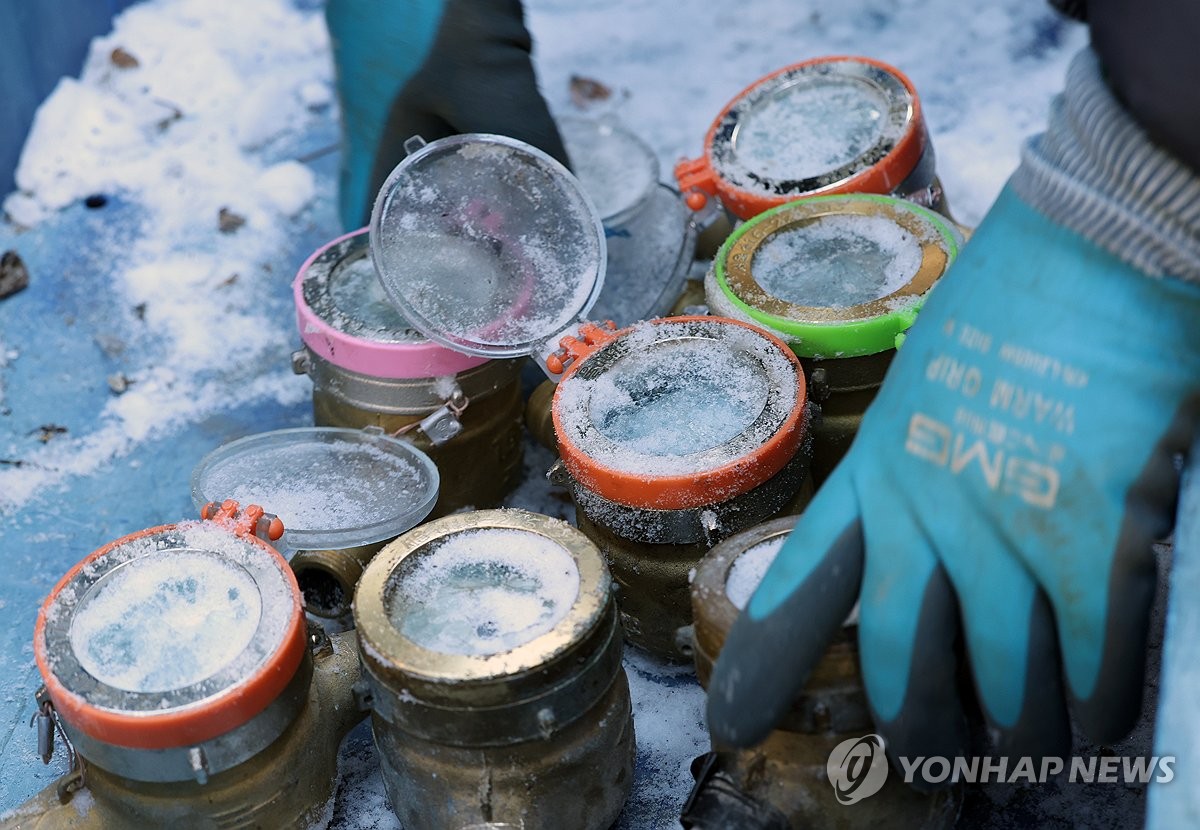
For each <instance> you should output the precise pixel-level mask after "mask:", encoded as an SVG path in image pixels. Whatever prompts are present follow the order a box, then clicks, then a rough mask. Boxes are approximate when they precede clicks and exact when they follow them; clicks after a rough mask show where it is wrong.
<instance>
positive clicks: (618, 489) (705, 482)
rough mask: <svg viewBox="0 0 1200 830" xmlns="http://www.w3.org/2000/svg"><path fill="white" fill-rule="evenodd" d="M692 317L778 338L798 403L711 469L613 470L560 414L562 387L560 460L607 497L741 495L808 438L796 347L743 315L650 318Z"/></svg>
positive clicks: (681, 503) (667, 501)
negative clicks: (765, 434)
mask: <svg viewBox="0 0 1200 830" xmlns="http://www.w3.org/2000/svg"><path fill="white" fill-rule="evenodd" d="M692 321H702V322H709V323H711V322H714V321H717V322H720V323H721V324H728V325H731V326H741V327H742V328H746V329H749V330H751V331H753V332H754V333H755V334H758V335H761V336H762V337H763V338H765V339H767V340H769V341H770V342H771V343H772V344H774V345H775V347H776V348H778V349H779V351H780V353H781V354H783V355H784V356H786V358H787V359H788V360H789V361H790V362H791V363H792V365H793V366H794V368H795V370H796V401H795V404H794V405H793V406H792V410H791V412H789V413H788V416H787V418H785V419H784V421H783V423H782V424H781V425H780V427H779V429H778V430H776V432H775V434H774V435H772V436H771V437H770V438H768V439H767V440H766V441H765V442H764V443H763V444H762V445H761V446H759V447H758V448H757V449H755V450H752V451H751V452H749V453H747V454H746V455H743V456H742V457H740V458H737V459H735V460H733V461H731V462H729V463H728V464H724V465H722V466H720V467H714V468H713V469H711V470H704V471H702V472H698V473H691V474H687V475H665V476H656V475H646V474H644V473H629V472H623V471H621V470H614V469H613V468H611V467H607V466H605V465H604V464H601V463H600V462H598V461H596V460H595V459H594V458H592V457H591V456H589V455H587V454H586V453H585V452H584V451H583V450H581V449H580V448H579V446H578V445H577V444H576V443H575V442H573V441H572V440H571V439H570V437H569V436H568V434H567V430H565V429H564V428H563V423H562V420H561V416H560V414H559V392H558V391H556V392H555V394H554V405H553V408H552V410H551V416H552V418H553V420H554V431H555V434H556V435H557V436H558V450H559V455H560V457H561V458H562V462H563V464H564V465H565V466H566V468H567V471H568V472H569V473H570V474H571V476H572V477H573V478H574V479H575V480H576V481H578V482H579V483H580V484H582V485H583V486H584V487H587V488H588V489H589V490H591V491H593V492H594V493H597V494H599V495H601V496H603V497H604V498H606V499H608V500H609V501H614V502H617V503H618V504H624V505H628V506H630V507H638V508H646V509H651V510H686V509H690V508H694V507H704V506H706V505H710V504H715V503H717V502H721V501H725V500H727V499H731V498H733V497H734V496H738V495H741V494H742V493H745V492H747V491H748V490H752V489H753V488H755V487H757V486H758V485H760V484H762V483H763V482H765V481H767V480H768V479H769V478H771V477H772V476H773V475H775V474H776V473H778V472H779V471H780V470H782V469H783V468H784V467H785V466H786V465H787V463H788V462H789V461H791V460H792V458H793V457H794V456H795V455H796V453H797V452H798V451H799V449H800V445H801V442H802V441H803V440H804V431H805V420H804V409H805V403H806V402H807V400H808V395H807V388H806V386H805V382H804V371H803V370H802V369H801V368H800V361H799V360H797V359H796V355H795V353H794V352H792V350H791V349H789V348H788V347H787V345H786V344H784V342H783V341H782V340H780V339H779V338H778V337H776V336H775V335H773V334H771V333H770V332H767V331H764V330H763V329H760V328H758V327H757V326H752V325H750V324H749V323H743V322H742V321H740V320H730V319H728V318H725V317H708V316H692V317H668V318H663V319H660V320H651V321H650V324H651V325H657V324H661V323H685V322H692ZM630 330H631V329H629V328H626V329H623V330H621V331H620V332H617V336H618V337H620V336H621V335H623V334H626V333H628V332H629V331H630ZM586 362H587V358H584V359H583V360H577V361H575V363H573V364H572V365H571V367H570V368H569V369H568V370H567V373H566V374H565V375H564V376H563V379H562V381H561V382H560V383H559V386H558V389H559V390H561V389H562V388H563V386H564V385H565V384H566V383H567V382H568V381H569V378H570V377H571V376H572V375H573V374H574V373H575V372H576V371H577V370H578V369H579V367H580V366H581V365H583V364H584V363H586Z"/></svg>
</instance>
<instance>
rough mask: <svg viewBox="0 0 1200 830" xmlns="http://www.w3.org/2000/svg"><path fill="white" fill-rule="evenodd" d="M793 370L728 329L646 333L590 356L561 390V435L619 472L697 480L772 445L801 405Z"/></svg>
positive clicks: (752, 339) (643, 328) (754, 335)
mask: <svg viewBox="0 0 1200 830" xmlns="http://www.w3.org/2000/svg"><path fill="white" fill-rule="evenodd" d="M798 394H799V392H798V382H797V376H796V368H795V366H794V364H793V363H792V362H791V361H789V360H788V359H787V357H786V356H785V355H784V354H783V353H782V352H781V350H780V348H779V346H778V345H777V344H775V343H774V342H773V341H771V340H768V339H767V338H766V337H764V336H763V335H762V334H760V333H758V332H757V331H755V330H753V329H750V328H747V327H744V326H739V325H733V324H730V323H728V322H727V321H720V320H716V319H713V320H703V321H699V322H697V321H689V322H677V323H676V322H666V323H663V322H658V323H646V324H641V325H639V326H637V327H635V328H634V329H633V330H632V331H631V332H630V333H629V334H627V335H625V336H624V337H622V338H619V339H617V340H616V341H614V342H613V343H611V344H609V345H608V346H606V347H605V348H603V349H601V350H600V351H598V352H596V353H595V354H593V355H591V356H590V357H589V358H588V359H587V360H586V361H585V362H584V363H583V364H582V365H581V366H580V367H579V370H578V371H576V372H575V373H574V374H573V375H571V376H569V377H568V378H567V379H566V380H564V381H563V383H562V384H561V385H560V387H559V392H558V404H557V405H558V414H559V417H560V420H561V423H562V427H563V429H564V430H565V431H566V433H567V435H568V437H569V438H570V440H572V441H573V442H574V443H575V444H577V445H578V446H579V448H580V450H581V451H583V452H584V453H586V454H587V455H588V457H590V458H592V459H593V460H595V461H596V462H598V463H599V464H602V465H604V466H605V467H608V468H610V469H614V470H618V471H620V472H626V473H634V474H644V475H647V476H656V475H681V474H688V473H698V472H703V471H707V470H711V469H715V468H717V467H721V466H724V465H725V464H728V463H730V462H732V461H734V460H736V459H737V458H740V457H742V456H743V455H745V454H746V453H748V452H751V451H753V450H755V449H757V448H758V447H760V446H762V445H763V444H764V443H766V442H767V441H768V440H769V439H770V438H771V437H772V436H774V435H775V433H776V432H777V431H778V430H779V429H780V428H781V426H782V425H783V423H784V422H785V421H786V420H787V418H788V417H789V415H790V414H791V412H792V410H793V408H794V407H795V405H796V400H797V396H798Z"/></svg>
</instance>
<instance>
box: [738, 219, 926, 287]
mask: <svg viewBox="0 0 1200 830" xmlns="http://www.w3.org/2000/svg"><path fill="white" fill-rule="evenodd" d="M922 258H923V252H922V249H921V241H920V240H918V239H917V238H916V237H914V236H913V235H912V234H911V233H909V232H908V231H907V230H905V228H903V227H902V226H900V225H898V224H896V222H895V221H894V220H892V219H890V218H888V217H883V216H870V215H864V214H841V215H839V214H826V215H822V216H818V217H816V218H815V219H813V220H812V221H810V222H807V223H805V224H803V225H796V226H792V227H789V228H785V229H783V230H780V231H778V232H776V233H774V234H772V235H771V236H770V237H768V238H767V239H766V240H765V241H764V242H763V243H762V244H761V245H760V246H759V248H758V250H757V251H755V252H754V257H753V259H752V261H751V265H750V268H751V272H752V274H753V276H754V280H755V282H757V283H758V284H759V286H761V287H762V289H763V290H764V291H766V292H767V293H768V294H770V295H771V296H773V297H777V298H779V299H781V300H784V301H785V302H789V303H794V304H795V305H799V306H810V307H823V308H847V307H850V306H856V305H862V304H863V303H869V302H871V301H873V300H878V299H882V298H883V297H886V296H888V295H890V294H894V293H895V292H896V291H899V290H900V289H901V288H903V287H904V286H906V285H907V284H908V283H909V282H910V281H911V280H912V278H913V276H914V275H915V274H916V273H917V269H919V268H920V267H921V262H922Z"/></svg>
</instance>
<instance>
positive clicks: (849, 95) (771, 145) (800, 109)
mask: <svg viewBox="0 0 1200 830" xmlns="http://www.w3.org/2000/svg"><path fill="white" fill-rule="evenodd" d="M886 112H887V101H886V100H885V99H884V97H883V95H882V94H881V92H880V90H879V89H877V88H875V87H873V86H870V85H868V84H864V83H862V82H859V81H854V80H850V79H832V78H825V79H823V80H822V81H821V82H820V83H809V84H804V85H797V86H793V87H789V88H786V89H784V90H781V91H780V92H779V93H777V94H776V95H773V96H771V97H769V98H766V99H765V100H764V101H763V102H762V103H761V104H760V105H759V106H758V107H757V108H755V109H753V110H751V111H750V112H749V113H747V115H746V117H745V118H744V119H743V120H742V122H741V124H740V125H739V127H738V131H737V133H736V134H735V136H734V141H733V145H734V150H735V152H736V155H735V159H736V161H737V163H738V164H740V165H742V166H743V167H745V169H746V170H749V171H754V172H755V173H758V174H760V175H762V176H766V177H767V178H771V179H780V180H788V179H812V178H816V177H817V176H820V175H822V174H824V173H827V172H829V171H830V170H835V169H837V168H839V167H843V166H845V165H847V164H850V163H851V162H853V161H854V160H855V159H857V158H859V157H860V156H862V155H864V154H865V153H866V152H867V151H868V150H869V149H870V148H871V147H872V146H873V145H874V144H875V143H876V142H878V141H879V139H880V136H881V134H882V132H883V127H884V120H883V119H884V114H885V113H886ZM784 137H791V140H786V139H785V138H784Z"/></svg>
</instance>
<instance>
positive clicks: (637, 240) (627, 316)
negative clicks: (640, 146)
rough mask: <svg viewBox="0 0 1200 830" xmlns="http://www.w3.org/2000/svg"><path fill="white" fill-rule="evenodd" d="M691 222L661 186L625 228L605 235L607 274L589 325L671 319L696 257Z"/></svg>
mask: <svg viewBox="0 0 1200 830" xmlns="http://www.w3.org/2000/svg"><path fill="white" fill-rule="evenodd" d="M692 216H693V214H692V211H691V210H689V209H688V207H687V206H686V205H685V204H684V203H683V200H682V199H681V198H679V194H678V193H677V192H675V191H674V190H673V189H672V188H670V187H668V186H667V185H665V184H660V185H658V186H657V187H655V188H654V190H653V192H652V193H651V194H650V198H649V199H648V200H647V201H646V204H645V206H644V207H643V208H642V210H641V212H640V213H639V214H638V215H637V217H636V218H635V219H634V220H633V221H632V222H630V223H629V225H628V226H626V227H624V228H618V229H617V230H616V231H615V232H613V233H610V234H609V235H608V238H607V240H606V241H607V243H608V271H607V274H606V275H605V277H604V290H603V291H601V292H600V297H599V298H598V299H597V300H596V305H595V306H593V307H592V314H591V316H592V318H593V319H596V320H614V321H616V322H618V323H620V324H621V325H627V324H629V323H635V322H637V321H639V320H650V319H653V318H655V317H663V316H666V315H667V314H669V313H670V311H671V308H672V306H674V305H675V301H676V300H678V299H679V295H680V294H681V293H682V292H683V287H684V283H685V282H686V281H687V275H688V271H689V270H690V269H691V266H692V258H693V256H694V255H695V252H696V226H695V224H694V223H693V222H692Z"/></svg>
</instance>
